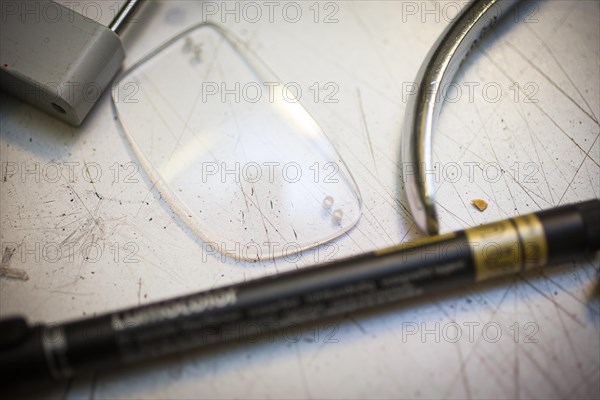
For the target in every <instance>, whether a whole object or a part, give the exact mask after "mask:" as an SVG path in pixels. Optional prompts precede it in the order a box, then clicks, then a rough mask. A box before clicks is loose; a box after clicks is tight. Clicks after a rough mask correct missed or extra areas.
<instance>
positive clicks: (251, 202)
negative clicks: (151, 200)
mask: <svg viewBox="0 0 600 400" xmlns="http://www.w3.org/2000/svg"><path fill="white" fill-rule="evenodd" d="M286 89H288V90H286ZM289 89H290V87H289V85H288V87H285V85H282V84H280V83H279V81H278V79H277V77H276V76H275V75H274V74H273V73H271V72H270V71H269V69H268V68H266V67H265V66H264V65H263V64H262V62H261V61H260V60H259V59H258V58H256V56H254V55H253V54H252V53H251V52H250V51H248V50H247V49H246V48H245V47H244V46H243V45H242V44H241V43H240V42H239V41H238V40H237V39H235V38H234V37H233V36H231V35H230V34H229V33H227V32H226V31H224V30H223V29H222V28H220V27H217V26H215V25H211V24H202V25H200V26H197V27H195V28H193V29H191V30H188V31H187V32H185V33H183V34H181V35H180V36H178V37H176V38H174V39H173V40H171V41H169V42H168V43H167V44H165V45H164V46H162V47H161V48H159V49H158V50H156V51H155V52H153V53H152V54H151V55H149V56H148V57H146V58H145V59H144V60H142V61H141V62H140V63H138V64H137V65H136V66H134V67H133V68H132V69H131V70H130V71H128V73H126V75H125V76H124V77H123V78H122V79H121V80H120V82H119V83H118V86H117V88H116V90H115V91H114V92H113V100H114V105H115V107H116V110H117V112H118V116H119V120H120V122H121V124H122V126H123V128H124V130H125V132H126V135H127V137H128V139H129V141H130V143H131V145H132V147H133V149H134V151H135V152H136V154H137V156H138V158H139V160H140V162H141V163H142V164H143V165H144V168H145V169H146V171H147V173H148V174H149V176H150V178H151V179H152V180H153V181H154V182H155V184H156V186H157V187H158V189H159V191H160V192H161V194H162V196H163V197H164V198H165V199H166V200H167V201H168V202H169V203H170V204H171V206H172V207H173V209H174V210H176V211H177V213H178V214H179V215H180V217H181V218H182V219H183V220H184V221H186V222H187V223H188V224H189V225H190V226H191V227H192V228H193V229H194V230H195V231H196V232H197V233H198V234H199V235H201V236H202V238H203V239H204V240H205V241H207V242H209V243H210V245H211V246H212V247H214V248H215V249H217V250H219V251H221V252H223V253H226V254H228V255H230V256H233V257H235V258H239V259H250V260H256V259H265V258H271V257H280V256H289V255H292V254H294V253H297V252H298V251H300V250H302V249H306V248H309V247H312V246H315V245H318V244H320V243H323V242H325V241H328V240H331V239H334V238H336V237H338V236H339V235H341V234H343V233H344V232H346V231H348V229H350V228H351V227H352V226H354V225H355V224H356V222H357V221H358V219H359V218H360V213H361V210H360V209H361V200H360V195H359V192H358V190H357V188H356V184H355V182H354V180H353V178H352V176H351V174H350V173H349V171H348V170H347V169H346V167H345V165H344V163H343V162H342V160H341V158H340V157H339V155H338V153H337V152H336V151H335V149H334V147H333V146H332V144H331V143H330V142H329V140H328V138H327V136H326V135H325V134H324V132H323V131H322V130H321V128H320V127H319V125H318V124H317V122H316V121H315V120H314V119H313V118H312V117H311V115H310V114H309V113H308V112H307V111H306V109H304V107H302V105H301V104H300V102H299V101H298V100H297V99H296V98H295V97H294V92H293V90H289Z"/></svg>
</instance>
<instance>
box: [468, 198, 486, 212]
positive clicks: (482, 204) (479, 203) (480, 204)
mask: <svg viewBox="0 0 600 400" xmlns="http://www.w3.org/2000/svg"><path fill="white" fill-rule="evenodd" d="M471 204H472V205H473V206H474V207H475V208H477V209H478V210H479V211H482V212H483V211H485V210H486V209H487V208H488V203H487V201H485V200H482V199H475V200H471Z"/></svg>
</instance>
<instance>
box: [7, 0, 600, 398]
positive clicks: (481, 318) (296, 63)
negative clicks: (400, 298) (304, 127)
mask: <svg viewBox="0 0 600 400" xmlns="http://www.w3.org/2000/svg"><path fill="white" fill-rule="evenodd" d="M63 3H68V2H63ZM82 3H84V2H82ZM87 3H90V4H94V5H93V6H88V7H87V8H86V7H85V6H84V7H82V9H81V12H82V13H84V15H85V13H89V15H87V16H88V17H90V18H93V19H96V20H99V21H101V22H102V23H104V24H108V22H109V21H110V20H111V19H112V17H114V15H115V10H116V7H115V4H117V3H118V2H114V3H113V2H111V1H107V2H87ZM464 4H465V3H464V2H462V1H460V2H430V1H425V2H421V1H418V2H412V1H407V2H402V1H382V2H378V1H369V2H360V1H352V2H350V1H332V2H316V3H313V2H256V3H252V5H251V6H250V7H249V6H248V4H247V3H244V2H236V1H230V2H208V1H205V2H194V1H164V2H149V4H147V5H145V6H144V8H143V9H142V10H141V12H140V14H139V15H138V16H137V17H136V20H135V21H133V22H131V24H130V26H129V27H127V28H126V30H125V31H124V33H123V45H124V47H125V51H126V54H127V58H126V60H125V68H127V67H130V66H132V65H133V64H135V63H136V62H137V61H138V60H140V59H141V58H142V57H143V56H144V55H146V54H148V53H149V52H150V51H152V50H153V49H155V48H156V47H158V46H159V45H160V44H161V43H163V42H165V41H166V40H168V39H169V38H171V37H173V36H175V35H176V34H178V33H180V32H182V31H183V30H184V29H186V28H187V27H191V26H193V25H195V24H197V23H199V22H202V21H204V20H210V21H212V22H215V23H218V24H220V25H222V26H224V27H225V28H226V29H228V30H230V31H231V32H233V33H234V34H236V35H237V36H239V37H240V38H241V39H242V40H243V41H244V42H245V44H246V45H247V46H248V47H249V48H250V49H251V50H252V51H253V52H254V53H255V54H256V55H257V56H258V57H260V59H261V60H262V61H263V62H264V63H265V64H266V65H268V66H269V67H270V68H271V69H272V70H273V71H275V72H276V73H277V75H278V77H279V78H280V80H281V82H282V83H284V84H289V85H294V87H299V88H301V94H300V96H298V97H299V98H300V101H301V102H302V104H303V105H304V106H305V107H306V108H307V110H308V111H309V112H310V114H311V115H312V116H313V117H314V118H315V120H316V121H317V122H318V124H319V125H320V126H321V127H322V128H323V130H324V131H325V132H326V134H327V135H328V136H329V139H330V140H331V141H332V142H333V144H334V145H335V147H336V148H337V150H338V152H339V153H340V155H341V157H342V158H343V160H344V161H345V163H346V164H347V166H348V169H349V170H350V171H351V173H352V175H353V176H354V178H355V180H356V183H357V186H358V188H359V189H360V192H361V195H362V202H363V206H362V213H363V215H362V217H361V219H360V220H359V222H358V224H357V225H356V226H355V227H354V228H353V229H352V230H350V231H349V232H347V233H346V234H344V235H343V236H342V237H340V238H339V239H337V240H335V241H333V242H329V243H326V244H324V245H321V246H319V247H316V248H315V249H313V250H306V251H304V252H302V253H301V254H300V255H294V256H290V257H284V258H277V259H275V260H272V259H269V257H268V256H266V257H261V260H260V261H256V262H250V261H239V260H234V259H232V258H228V257H225V256H223V255H221V254H219V253H217V252H216V251H215V250H214V247H211V246H209V245H208V244H207V243H206V242H203V241H202V240H201V239H200V238H199V237H198V236H197V235H196V234H195V233H194V232H193V231H192V230H191V229H190V228H189V227H188V226H187V225H186V223H185V222H184V221H182V220H181V219H180V217H179V216H178V214H177V213H176V212H175V211H174V210H172V209H171V208H170V207H169V205H168V204H167V203H166V202H165V200H164V199H163V198H162V196H161V194H160V193H159V192H158V189H157V188H156V186H155V185H154V183H153V182H152V181H151V180H150V179H149V178H148V176H147V175H146V174H145V172H144V171H143V169H142V167H141V164H140V163H139V162H138V161H137V159H136V157H135V155H134V153H133V151H132V150H131V148H130V146H129V143H128V142H127V139H126V138H125V136H124V134H123V132H122V130H120V128H119V125H118V121H116V119H115V113H114V110H113V108H112V107H111V99H110V95H107V94H105V95H104V96H103V98H102V99H100V100H99V102H98V104H97V106H96V108H95V109H94V110H92V112H91V113H90V115H89V116H88V119H87V120H86V121H85V122H84V123H83V125H82V126H81V127H79V128H74V127H71V126H68V125H66V124H64V123H63V122H61V121H59V120H56V119H53V118H52V117H50V116H47V115H46V114H43V113H42V112H40V111H38V110H36V109H34V108H32V107H30V106H27V105H25V104H23V103H21V102H19V101H17V100H15V99H14V98H12V97H9V96H8V95H5V94H2V104H1V106H0V117H1V121H0V128H1V136H0V162H1V167H2V179H1V180H0V190H1V192H0V224H1V226H0V241H1V249H0V251H1V252H2V265H1V270H0V271H1V275H2V276H1V277H0V317H7V316H10V315H14V314H21V315H25V316H26V317H27V318H28V319H29V321H31V322H35V321H43V322H47V323H52V322H62V321H65V320H69V319H75V318H80V317H83V316H90V315H95V314H99V313H103V312H106V311H113V310H117V309H119V308H122V307H126V306H134V305H137V304H146V303H149V302H154V301H157V300H162V299H167V298H171V297H174V296H178V295H182V294H187V293H193V292H197V291H200V290H204V289H209V288H215V287H219V286H223V285H226V284H230V283H235V282H241V281H244V280H250V279H253V278H257V277H261V276H265V275H272V274H276V273H278V272H281V271H286V270H291V269H295V268H302V267H304V266H307V265H311V264H313V263H320V262H327V261H331V260H335V259H339V258H342V257H344V256H348V255H352V254H358V253H362V252H365V251H369V250H373V249H377V248H383V247H386V246H390V245H392V244H396V243H401V242H405V241H409V240H411V239H416V238H419V237H421V236H422V234H420V233H419V231H418V229H417V228H416V226H415V224H414V223H413V221H412V220H411V217H410V215H409V213H408V210H407V207H406V203H405V199H404V197H403V190H402V179H401V176H402V160H401V159H400V154H401V149H400V132H401V128H402V123H403V114H404V111H405V106H406V102H407V98H408V95H409V94H410V93H411V92H412V91H414V90H416V88H415V82H414V79H415V76H416V74H417V71H418V69H419V67H420V65H421V63H422V61H423V59H424V57H425V55H426V54H427V52H428V51H429V49H430V47H431V46H432V45H433V44H434V43H435V41H436V39H437V38H438V36H439V35H440V33H441V32H442V31H443V30H444V28H445V27H446V26H447V25H448V23H449V22H450V20H451V19H452V17H454V16H455V15H456V13H457V11H458V10H460V8H461V7H463V6H464ZM96 10H100V14H101V15H98V16H97V15H96V14H95V13H96ZM299 10H300V11H299ZM599 20H600V3H598V2H597V1H577V2H575V1H565V2H559V1H547V2H532V3H527V4H526V5H524V6H523V7H521V8H519V9H518V11H517V12H515V13H513V14H511V15H509V16H508V18H506V19H505V20H504V21H502V22H501V23H500V24H499V25H498V26H497V27H496V29H494V30H493V31H491V32H490V33H489V35H488V36H487V37H486V39H485V40H483V41H482V42H481V43H480V45H479V46H477V47H475V48H474V49H473V50H472V52H471V55H470V56H469V58H468V59H467V60H466V62H465V63H464V64H463V65H462V67H461V70H460V71H459V73H458V75H457V76H456V77H455V79H454V81H453V82H454V83H453V84H452V85H449V86H448V87H447V88H442V89H446V90H448V93H447V100H446V103H445V104H444V106H443V109H442V112H441V115H440V118H439V119H438V121H437V126H438V127H437V133H436V134H435V136H434V137H435V139H434V146H433V149H434V165H435V167H436V168H435V170H433V171H431V173H432V174H433V175H434V176H435V183H436V187H437V192H436V194H435V198H436V202H437V209H438V214H439V215H438V217H439V222H440V231H441V232H442V233H444V232H449V231H452V230H457V229H463V228H466V227H469V226H475V225H478V224H481V223H484V222H490V221H494V220H498V219H502V218H507V217H511V216H515V215H520V214H525V213H527V212H531V211H536V210H540V209H546V208H551V207H553V206H557V205H560V204H566V203H571V202H575V201H579V200H585V199H590V198H598V197H600V140H599V136H600V126H599V122H598V116H599V115H600V55H599V49H600V46H599V43H600V27H599V25H598V21H599ZM240 96H241V101H244V100H245V98H244V94H243V93H241V94H240ZM125 97H126V96H125ZM303 172H306V173H312V171H303ZM405 173H410V171H405ZM478 199H482V200H485V201H486V202H487V203H488V207H487V209H485V210H484V211H479V210H478V209H477V208H475V207H474V206H473V205H472V204H471V201H473V200H478ZM231 212H232V213H236V212H238V210H231ZM599 285H600V283H599V261H598V258H597V257H596V258H595V259H587V260H585V261H583V262H580V263H576V264H573V263H571V264H565V265H563V266H560V267H556V268H553V269H548V270H545V271H544V272H541V273H533V274H527V275H519V276H517V277H513V278H507V279H502V280H499V281H497V282H494V283H491V284H485V285H480V286H469V287H464V288H463V290H460V291H453V292H449V293H444V294H440V295H438V296H427V297H425V298H422V299H418V300H413V301H409V302H405V303H402V304H398V305H393V306H388V307H384V308H377V309H375V310H371V311H368V312H361V313H353V314H350V315H347V316H345V317H343V318H337V319H334V320H329V321H325V322H322V323H319V324H316V325H311V326H307V327H304V328H301V329H300V328H298V327H289V329H287V330H285V331H283V333H281V332H276V333H273V335H272V336H270V337H268V338H263V339H262V340H259V341H255V342H253V341H251V340H248V339H244V340H240V341H239V343H233V344H228V345H220V346H218V347H215V348H210V349H208V350H207V349H204V350H199V351H193V352H188V353H185V354H179V355H176V356H172V357H168V358H163V359H160V360H156V361H152V362H147V363H144V364H143V365H135V366H131V367H127V368H119V369H116V370H113V371H110V372H102V373H97V374H94V375H92V376H83V377H78V378H76V379H74V380H71V381H67V382H61V383H59V384H57V385H56V386H54V387H53V388H52V389H50V391H48V389H44V391H43V392H40V393H38V395H39V396H42V395H43V396H49V397H54V398H67V399H70V398H93V399H104V398H110V399H114V398H161V399H163V398H509V399H514V398H598V397H599V396H600V379H599V377H600V300H599V296H600V294H599V292H600V289H599Z"/></svg>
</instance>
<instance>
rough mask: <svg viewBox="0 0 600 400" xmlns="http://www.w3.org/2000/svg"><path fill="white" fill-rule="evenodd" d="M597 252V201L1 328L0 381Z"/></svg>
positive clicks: (234, 335)
mask: <svg viewBox="0 0 600 400" xmlns="http://www.w3.org/2000/svg"><path fill="white" fill-rule="evenodd" d="M598 249H600V200H598V199H595V200H590V201H586V202H582V203H579V204H574V205H568V206H562V207H558V208H555V209H552V210H547V211H541V212H537V213H534V214H530V215H526V216H522V217H516V218H511V219H507V220H503V221H500V222H495V223H491V224H487V225H482V226H478V227H475V228H470V229H466V230H464V231H459V232H454V233H449V234H445V235H439V236H433V237H428V238H425V239H423V240H420V241H416V242H411V243H406V244H400V245H398V246H394V247H390V248H387V249H383V250H379V251H374V252H370V253H367V254H362V255H358V256H354V257H350V258H346V259H343V260H340V261H336V262H333V263H330V264H325V265H318V266H313V267H307V268H303V269H300V270H296V271H291V272H287V273H282V274H278V275H274V276H269V277H266V278H262V279H257V280H254V281H250V282H244V283H240V284H235V285H231V286H227V287H223V288H219V289H215V290H210V291H207V292H202V293H198V294H193V295H188V296H183V297H180V298H176V299H173V300H167V301H162V302H159V303H154V304H149V305H145V306H141V307H135V308H130V309H126V310H123V311H119V312H115V313H109V314H106V315H102V316H97V317H92V318H87V319H83V320H78V321H74V322H67V323H64V324H60V325H36V326H33V327H30V326H28V325H27V324H26V322H25V321H24V320H23V319H22V318H14V319H8V320H4V321H3V322H1V323H0V380H2V381H4V382H6V383H8V384H11V383H15V382H17V381H19V380H20V381H23V380H32V379H34V378H40V377H49V378H54V379H60V378H65V377H69V376H71V375H73V374H76V373H78V372H84V371H92V370H98V369H102V368H106V367H109V366H112V365H116V364H122V363H126V362H131V361H137V360H143V359H147V358H150V357H155V356H160V355H163V354H168V353H172V352H175V351H181V350H185V349H190V348H193V347H197V346H203V345H209V344H213V343H217V342H223V341H235V340H241V339H244V340H248V338H249V337H252V338H257V337H260V336H261V335H264V334H265V333H266V332H271V331H273V330H274V329H280V328H285V327H287V326H290V325H291V324H300V323H304V322H310V321H315V320H317V319H320V318H324V317H328V316H333V315H340V314H343V313H346V312H350V311H354V310H358V309H364V308H368V307H372V306H376V305H379V304H385V303H391V302H395V301H398V300H401V299H404V298H408V297H414V296H418V295H422V294H425V293H429V292H433V291H435V290H438V289H443V288H447V287H456V286H458V285H463V284H465V283H470V282H475V281H482V280H487V279H491V278H494V277H498V276H503V275H508V274H514V273H518V272H521V271H525V270H528V269H531V268H534V267H543V266H546V265H550V264H557V263H561V262H564V261H567V260H573V259H577V258H581V257H583V256H584V255H586V254H591V253H593V252H595V251H597V250H598Z"/></svg>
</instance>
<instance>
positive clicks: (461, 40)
mask: <svg viewBox="0 0 600 400" xmlns="http://www.w3.org/2000/svg"><path fill="white" fill-rule="evenodd" d="M517 3H519V0H475V1H473V2H472V3H470V4H469V5H468V6H467V7H465V8H464V9H463V10H462V12H461V13H460V15H458V16H457V17H456V18H455V19H454V21H453V22H452V23H451V24H450V26H448V27H447V28H446V30H445V31H444V33H443V34H442V35H441V36H440V38H439V39H438V40H437V42H436V43H435V45H434V46H433V47H432V49H431V50H430V51H429V53H428V54H427V57H426V58H425V61H424V62H423V64H422V65H421V68H420V70H419V73H418V74H417V78H416V80H415V82H418V85H419V87H418V90H417V92H416V93H415V94H413V95H412V96H411V97H410V98H409V101H408V104H407V107H406V114H405V116H404V129H403V132H402V163H403V167H404V168H403V175H404V185H405V186H404V187H405V190H406V196H407V198H408V204H409V207H410V211H411V213H412V215H413V218H414V219H415V221H416V223H417V225H418V226H419V228H420V229H421V230H422V231H423V232H425V233H428V234H430V235H434V234H437V233H438V231H439V224H438V218H437V211H436V207H435V197H434V192H435V182H434V180H433V177H431V176H428V174H427V173H426V171H431V170H432V169H433V149H432V143H433V131H434V128H435V123H436V120H437V118H438V116H439V114H440V110H441V105H442V103H443V93H441V91H440V90H438V89H439V88H441V87H446V84H448V83H449V82H450V81H451V80H452V79H453V77H454V75H455V73H456V71H457V70H458V68H459V67H460V65H461V64H462V61H463V60H464V59H465V57H466V56H467V55H468V53H469V52H470V50H471V49H472V47H473V45H474V44H475V43H476V42H477V41H478V39H479V38H481V37H482V36H483V35H484V34H485V32H486V31H487V30H488V28H489V27H490V26H492V25H493V24H494V23H495V22H496V21H498V20H499V19H500V18H501V17H502V16H504V15H506V14H508V12H509V11H510V10H511V9H512V8H513V7H514V6H515V5H516V4H517Z"/></svg>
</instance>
